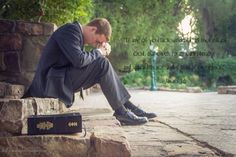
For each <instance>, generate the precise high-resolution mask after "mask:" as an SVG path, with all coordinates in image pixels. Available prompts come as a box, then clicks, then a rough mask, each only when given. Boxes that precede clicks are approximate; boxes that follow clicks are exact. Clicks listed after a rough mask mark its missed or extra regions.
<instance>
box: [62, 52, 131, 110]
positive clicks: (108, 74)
mask: <svg viewBox="0 0 236 157" xmlns="http://www.w3.org/2000/svg"><path fill="white" fill-rule="evenodd" d="M67 75H69V77H70V79H71V82H72V86H73V90H74V92H77V91H79V90H81V89H87V88H89V87H91V86H93V85H94V84H96V83H99V84H100V86H101V89H102V91H103V93H104V95H105V97H106V99H107V101H108V103H109V104H110V106H111V107H112V109H113V110H116V109H118V108H119V107H120V106H122V105H123V104H124V103H125V102H127V101H128V100H129V98H130V94H129V93H128V91H127V89H126V88H125V87H124V85H123V84H122V82H121V81H120V79H119V77H118V76H117V74H116V72H115V71H114V69H113V67H112V65H111V63H110V62H109V60H108V59H107V58H105V57H99V58H97V59H96V60H95V61H93V62H92V63H91V64H89V65H86V66H84V67H81V68H75V67H71V68H70V69H69V70H68V72H67Z"/></svg>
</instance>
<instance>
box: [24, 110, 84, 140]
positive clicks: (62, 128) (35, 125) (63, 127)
mask: <svg viewBox="0 0 236 157" xmlns="http://www.w3.org/2000/svg"><path fill="white" fill-rule="evenodd" d="M78 132H82V117H81V115H80V113H66V114H54V115H38V116H30V117H28V134H29V135H41V134H72V133H78Z"/></svg>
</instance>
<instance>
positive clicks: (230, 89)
mask: <svg viewBox="0 0 236 157" xmlns="http://www.w3.org/2000/svg"><path fill="white" fill-rule="evenodd" d="M235 91H236V86H219V87H218V89H217V92H218V94H236V92H235Z"/></svg>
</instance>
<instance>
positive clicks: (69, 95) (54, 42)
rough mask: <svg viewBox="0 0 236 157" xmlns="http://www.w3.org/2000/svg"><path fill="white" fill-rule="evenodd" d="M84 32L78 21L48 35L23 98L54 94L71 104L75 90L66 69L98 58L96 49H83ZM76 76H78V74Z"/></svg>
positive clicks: (53, 95)
mask: <svg viewBox="0 0 236 157" xmlns="http://www.w3.org/2000/svg"><path fill="white" fill-rule="evenodd" d="M83 47H84V43H83V35H82V30H81V26H80V24H79V23H78V22H75V23H69V24H65V25H63V26H61V27H60V28H58V29H57V30H56V31H55V32H54V33H53V34H52V36H51V37H50V39H49V41H48V43H47V44H46V46H45V48H44V50H43V52H42V56H41V58H40V61H39V64H38V67H37V71H36V74H35V77H34V79H33V82H32V84H31V86H30V87H29V89H28V91H27V92H26V94H25V96H24V97H29V96H33V97H54V98H59V99H60V100H61V101H63V102H64V103H65V104H66V106H67V107H70V106H71V105H72V103H73V101H74V92H75V90H79V89H73V87H72V82H71V81H70V76H69V74H68V70H69V69H70V68H81V67H84V66H86V65H88V64H90V63H92V62H93V61H94V60H96V59H97V58H98V57H101V56H102V55H101V53H100V52H99V50H97V49H94V50H92V51H91V52H89V53H88V52H85V51H83ZM78 77H79V76H78Z"/></svg>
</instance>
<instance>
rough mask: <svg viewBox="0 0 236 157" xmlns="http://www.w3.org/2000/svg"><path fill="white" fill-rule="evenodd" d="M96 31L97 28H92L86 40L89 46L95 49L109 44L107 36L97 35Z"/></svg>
mask: <svg viewBox="0 0 236 157" xmlns="http://www.w3.org/2000/svg"><path fill="white" fill-rule="evenodd" d="M96 30H97V28H96V27H93V28H91V30H90V31H89V33H88V35H87V38H86V42H87V44H88V45H91V46H93V47H98V46H99V45H102V43H104V42H107V39H106V36H105V35H104V34H96Z"/></svg>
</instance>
